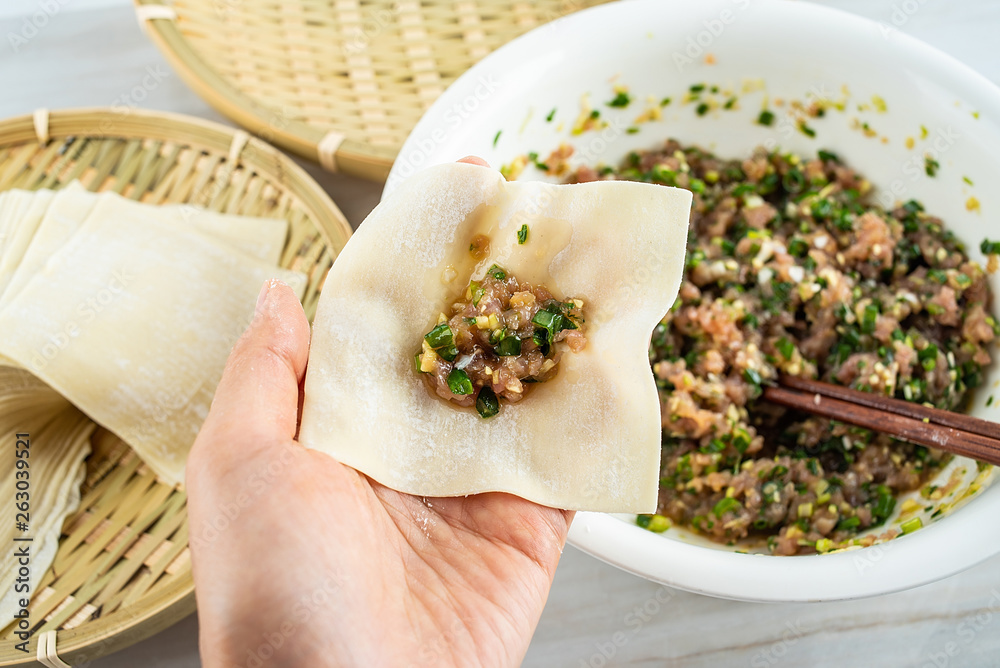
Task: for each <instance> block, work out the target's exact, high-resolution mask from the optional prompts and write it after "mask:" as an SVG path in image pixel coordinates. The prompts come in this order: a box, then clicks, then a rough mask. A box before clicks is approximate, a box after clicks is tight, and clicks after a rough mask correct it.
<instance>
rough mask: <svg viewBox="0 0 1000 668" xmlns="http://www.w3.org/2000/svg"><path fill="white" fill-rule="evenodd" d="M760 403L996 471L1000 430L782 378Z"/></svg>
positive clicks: (988, 424) (853, 392)
mask: <svg viewBox="0 0 1000 668" xmlns="http://www.w3.org/2000/svg"><path fill="white" fill-rule="evenodd" d="M779 382H780V383H781V385H780V386H777V387H766V388H765V389H764V394H763V398H764V399H765V400H767V401H770V402H772V403H776V404H780V405H782V406H787V407H789V408H795V409H797V410H801V411H804V412H807V413H812V414H814V415H820V416H823V417H828V418H833V419H835V420H840V421H842V422H848V423H850V424H853V425H857V426H859V427H865V428H867V429H872V430H874V431H879V432H882V433H885V434H889V435H890V436H895V437H896V438H899V439H901V440H904V441H910V442H911V443H916V444H917V445H924V446H927V447H930V448H937V449H939V450H945V451H947V452H953V453H955V454H959V455H963V456H965V457H971V458H972V459H976V460H978V461H983V462H987V463H990V464H997V465H1000V425H997V424H995V423H993V422H988V421H986V420H981V419H979V418H974V417H972V416H970V415H962V414H959V413H952V412H951V411H945V410H941V409H939V408H928V407H927V406H922V405H920V404H912V403H909V402H906V401H901V400H899V399H892V398H889V397H884V396H879V395H876V394H871V393H869V392H859V391H858V390H852V389H850V388H847V387H841V386H839V385H831V384H830V383H824V382H822V381H818V380H809V379H805V378H797V377H791V376H783V377H782V378H781V379H780V380H779Z"/></svg>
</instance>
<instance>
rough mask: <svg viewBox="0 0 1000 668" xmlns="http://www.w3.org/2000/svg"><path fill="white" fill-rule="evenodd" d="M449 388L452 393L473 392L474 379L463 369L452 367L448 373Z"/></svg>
mask: <svg viewBox="0 0 1000 668" xmlns="http://www.w3.org/2000/svg"><path fill="white" fill-rule="evenodd" d="M448 389H449V390H451V393H452V394H457V395H459V396H465V395H468V394H472V381H471V380H470V379H469V374H467V373H465V371H463V370H462V369H452V370H451V373H449V374H448Z"/></svg>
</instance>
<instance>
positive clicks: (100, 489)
mask: <svg viewBox="0 0 1000 668" xmlns="http://www.w3.org/2000/svg"><path fill="white" fill-rule="evenodd" d="M77 179H78V180H79V181H80V182H81V183H82V184H83V185H84V186H85V187H87V188H88V189H90V190H93V191H113V192H117V193H119V194H121V195H123V196H125V197H129V198H132V199H135V200H139V201H143V202H149V203H154V204H165V203H190V204H197V205H200V206H205V207H207V208H209V209H213V210H216V211H222V212H227V213H236V214H245V215H253V216H274V217H280V218H285V219H287V220H288V221H289V236H288V238H287V240H286V244H285V250H284V252H283V255H282V258H281V262H280V264H281V265H282V266H285V267H290V268H295V269H297V270H299V271H303V272H304V273H306V275H307V276H309V285H308V287H307V290H306V295H305V297H304V298H303V304H304V307H305V309H306V312H307V314H308V315H310V317H311V315H312V313H313V311H314V309H315V304H316V300H317V299H318V295H319V291H320V288H321V287H322V284H323V279H324V278H325V276H326V272H327V270H328V269H329V267H330V266H331V265H332V262H333V258H334V257H335V256H336V254H337V253H338V252H339V250H340V249H341V248H342V247H343V245H344V244H345V243H346V241H347V238H348V237H349V235H350V227H349V226H348V224H347V222H346V220H345V219H344V218H343V216H342V215H341V213H340V212H339V210H338V209H337V208H336V206H335V205H334V204H333V203H332V202H331V201H330V199H329V197H327V195H326V194H325V192H324V191H323V190H322V189H321V188H320V187H319V186H318V185H317V184H316V183H315V182H314V181H313V180H312V179H311V178H310V177H309V176H308V175H307V174H306V173H305V172H304V171H303V170H302V169H301V168H300V167H298V166H297V165H296V164H295V163H294V162H292V161H291V160H290V159H289V158H287V157H285V156H284V155H282V154H281V153H280V152H279V151H277V150H275V149H274V148H273V147H271V146H269V145H267V144H265V143H263V142H262V141H260V140H259V139H256V138H253V137H251V136H250V134H249V133H247V132H245V131H242V130H235V131H234V130H232V129H230V128H226V127H224V126H221V125H217V124H215V123H210V122H206V121H203V120H200V119H194V118H189V117H185V116H181V115H177V114H166V113H154V112H145V111H131V112H129V113H127V114H122V113H120V112H116V111H114V110H106V109H88V110H72V111H52V112H48V111H45V110H39V111H38V112H36V113H35V114H31V115H26V116H21V117H17V118H12V119H8V120H2V121H0V190H8V189H11V188H25V189H38V188H52V189H58V188H61V187H62V186H64V185H66V184H68V183H70V182H72V181H73V180H77ZM92 447H93V453H92V454H91V456H90V457H89V459H88V460H87V470H86V475H85V479H84V483H83V487H82V500H81V503H80V508H79V509H78V510H77V511H76V512H75V513H73V514H72V515H71V516H70V517H69V518H67V521H66V523H65V524H64V526H63V532H62V536H61V538H60V543H59V549H58V551H57V553H56V557H55V561H54V562H53V565H52V567H51V568H50V569H49V571H48V572H46V573H45V575H44V576H43V578H42V580H41V582H40V583H39V586H38V588H37V590H36V591H35V592H32V599H31V605H30V608H29V612H30V617H31V619H30V621H31V626H30V629H31V631H32V632H33V635H32V637H31V638H30V640H29V647H28V648H29V650H30V652H29V653H28V654H25V653H23V652H21V651H18V650H15V649H14V648H13V645H14V642H12V641H11V640H12V638H11V633H12V631H13V630H14V627H13V626H12V625H11V626H8V627H7V628H6V629H4V630H3V633H2V635H3V637H4V638H5V639H6V640H7V641H6V642H4V643H3V644H2V645H0V666H11V665H25V664H34V662H35V661H36V660H37V661H38V662H39V663H41V664H42V665H47V666H53V665H54V666H65V665H67V664H68V665H80V664H81V663H82V662H85V661H90V660H93V659H96V658H98V657H100V656H104V655H106V654H109V653H111V652H114V651H117V650H119V649H121V648H123V647H126V646H128V645H130V644H132V643H134V642H137V641H139V640H141V639H143V638H146V637H148V636H150V635H152V634H154V633H156V632H158V631H160V630H163V629H165V628H167V627H168V626H170V625H172V624H173V623H175V622H177V621H179V620H180V619H182V618H183V617H185V616H187V615H188V614H190V612H192V611H193V610H194V583H193V581H192V579H191V572H190V559H189V556H188V548H187V546H188V538H189V535H188V525H187V515H186V512H185V500H186V497H185V494H184V491H183V490H182V489H176V488H174V487H171V486H168V485H165V484H163V483H160V482H158V481H157V480H156V478H155V476H154V475H153V474H152V472H151V471H149V470H148V468H147V467H146V466H145V464H144V463H143V462H142V461H141V460H140V459H139V458H138V457H137V456H136V455H135V454H134V453H133V452H132V451H131V450H130V449H129V448H128V447H127V446H125V444H124V443H122V442H121V441H120V440H119V439H118V438H117V437H115V436H114V435H112V434H110V433H109V432H107V431H105V430H103V429H98V430H97V431H96V433H95V435H94V437H93V438H92ZM57 640H58V650H57V649H56V641H57ZM16 642H20V641H19V640H18V641H16Z"/></svg>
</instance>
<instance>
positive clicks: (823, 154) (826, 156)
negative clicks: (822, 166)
mask: <svg viewBox="0 0 1000 668" xmlns="http://www.w3.org/2000/svg"><path fill="white" fill-rule="evenodd" d="M816 155H818V156H819V159H820V160H822V161H823V162H826V161H828V160H829V161H833V162H840V157H838V156H837V154H836V153H833V152H832V151H826V150H824V149H820V150H819V151H817V152H816Z"/></svg>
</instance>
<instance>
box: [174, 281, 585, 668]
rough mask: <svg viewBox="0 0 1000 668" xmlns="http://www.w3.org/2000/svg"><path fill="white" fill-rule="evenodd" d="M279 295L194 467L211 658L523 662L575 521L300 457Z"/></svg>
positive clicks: (294, 333) (227, 387)
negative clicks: (431, 495)
mask: <svg viewBox="0 0 1000 668" xmlns="http://www.w3.org/2000/svg"><path fill="white" fill-rule="evenodd" d="M286 291H287V294H284V293H286ZM271 292H272V293H276V295H275V298H274V299H276V300H279V301H278V303H276V304H273V303H271V302H272V300H271V297H270V296H269V298H268V304H267V306H268V307H270V309H271V311H272V312H271V314H270V315H271V316H274V317H271V318H270V319H269V317H268V314H266V313H265V316H263V317H262V316H258V318H257V319H256V320H255V323H254V325H253V326H252V327H251V330H250V332H249V333H248V335H247V336H245V337H244V339H243V340H241V342H240V343H239V344H238V345H237V348H236V350H235V351H234V355H233V359H232V360H231V361H230V365H229V367H228V368H227V372H226V377H225V378H224V379H223V381H222V383H221V384H220V387H219V390H218V392H217V398H216V404H214V405H213V408H212V415H211V416H210V417H209V419H208V420H207V421H206V425H205V427H204V428H203V430H202V434H201V435H200V436H199V439H198V442H197V443H196V445H195V448H194V449H193V450H192V453H191V457H190V460H189V465H188V480H187V485H188V492H189V497H190V502H189V514H190V522H191V544H192V554H193V558H194V574H195V582H196V585H197V599H198V608H199V615H200V628H201V651H202V659H203V662H204V665H205V666H207V667H213V666H231V665H238V666H248V667H253V666H265V665H276V666H299V665H309V666H326V665H331V666H339V665H366V666H382V665H384V666H411V665H412V666H424V665H427V666H447V665H487V666H503V665H516V664H517V663H518V662H519V660H520V659H521V658H522V657H523V655H524V652H525V650H526V649H527V645H528V642H529V640H530V637H531V633H532V631H533V629H534V627H535V625H536V623H537V621H538V618H539V616H540V614H541V611H542V608H543V606H544V603H545V598H546V596H547V594H548V590H549V587H550V585H551V581H552V576H553V573H554V571H555V567H556V565H557V563H558V561H559V554H560V552H561V547H562V544H563V542H564V541H565V538H566V532H567V530H568V526H569V523H570V521H571V519H572V513H569V512H564V511H559V510H554V509H551V508H545V507H542V506H539V505H537V504H534V503H531V502H529V501H525V500H523V499H520V498H517V497H514V496H511V495H507V494H500V493H494V494H480V495H475V496H470V497H465V498H448V499H440V498H437V499H422V498H420V497H414V496H410V495H407V494H401V493H398V492H395V491H393V490H390V489H388V488H386V487H384V486H382V485H380V484H378V483H377V482H374V481H372V480H370V479H369V478H367V477H366V476H364V475H363V474H361V473H358V472H357V471H355V470H354V469H351V468H349V467H347V466H344V465H342V464H340V463H339V462H337V461H335V460H334V459H332V458H331V457H329V456H327V455H325V454H323V453H320V452H315V451H310V450H305V449H304V448H302V447H301V446H300V445H299V444H298V443H297V442H295V441H294V440H293V438H292V434H294V431H295V416H296V412H297V407H296V406H295V405H294V404H293V402H294V399H295V397H296V396H297V394H298V392H297V390H298V384H299V383H300V382H301V379H302V375H303V373H304V369H305V357H306V355H307V354H308V350H307V349H308V324H307V323H305V318H304V316H301V315H298V316H295V318H296V322H294V323H293V326H292V327H288V317H289V316H288V313H283V314H281V316H282V317H281V318H279V317H277V315H278V312H279V311H289V310H292V311H293V316H294V309H299V307H298V302H297V300H295V297H294V295H292V294H291V293H290V291H288V290H287V288H272V289H271ZM298 312H299V313H301V309H299V311H298ZM272 321H273V322H272ZM282 321H283V324H284V328H282V327H278V326H277V323H279V322H282ZM272 326H273V331H270V330H269V329H268V328H270V327H272ZM255 330H256V332H255ZM274 336H277V337H279V339H278V340H277V341H276V340H275V339H274ZM255 337H256V339H257V340H256V342H255ZM268 337H270V338H268ZM281 337H283V338H281ZM234 360H235V361H234ZM265 371H266V372H268V373H267V374H266V375H264V376H261V375H260V374H263V373H264V372H265ZM241 375H247V376H250V377H249V378H240V376H241ZM261 377H266V378H268V379H272V380H270V381H269V382H265V383H263V387H261V383H260V382H259V381H260V378H261ZM271 385H274V387H271ZM261 394H263V396H257V395H261ZM281 396H284V397H286V398H288V397H290V398H288V399H287V400H276V399H275V397H281Z"/></svg>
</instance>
